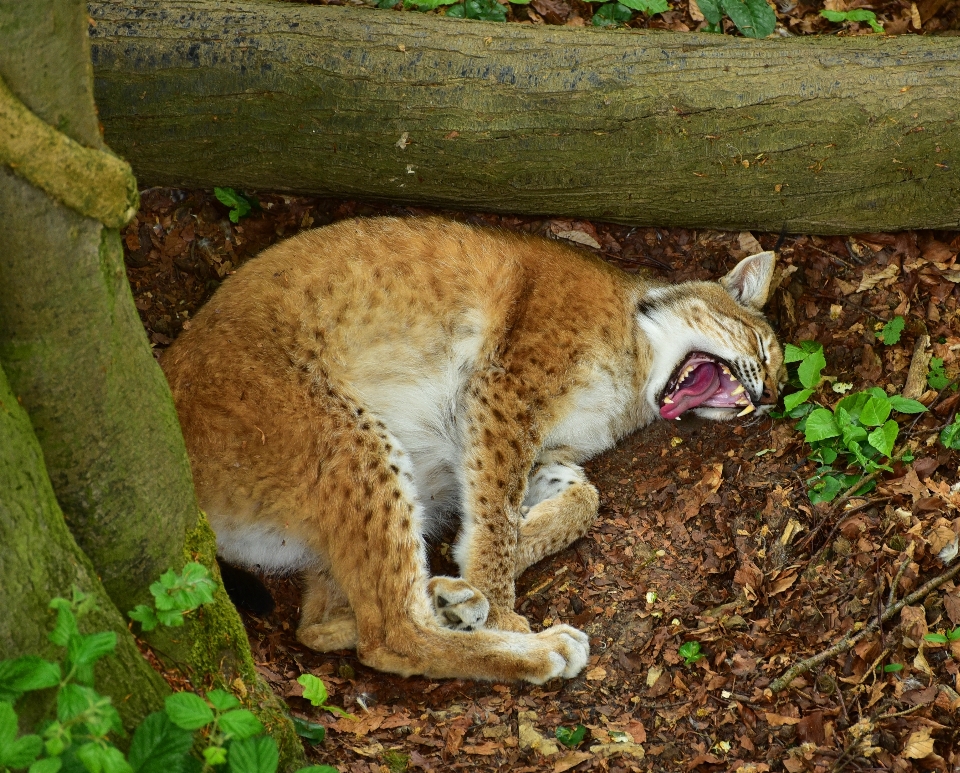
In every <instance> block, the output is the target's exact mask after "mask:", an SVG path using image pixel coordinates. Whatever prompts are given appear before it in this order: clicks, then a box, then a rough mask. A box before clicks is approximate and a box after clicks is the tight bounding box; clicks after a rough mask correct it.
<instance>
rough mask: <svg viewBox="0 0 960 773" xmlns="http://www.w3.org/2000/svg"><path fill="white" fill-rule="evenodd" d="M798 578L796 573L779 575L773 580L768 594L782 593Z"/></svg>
mask: <svg viewBox="0 0 960 773" xmlns="http://www.w3.org/2000/svg"><path fill="white" fill-rule="evenodd" d="M797 579H798V575H797V573H796V572H795V571H794V572H791V573H790V574H787V575H785V576H784V577H780V578H779V579H777V580H775V581H774V583H773V585H771V586H770V594H771V595H776V594H777V593H783V592H784V591H785V590H786V589H787V588H789V587H790V586H792V585H793V584H794V583H795V582H796V581H797Z"/></svg>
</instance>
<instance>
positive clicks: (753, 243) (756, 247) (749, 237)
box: [737, 231, 763, 255]
mask: <svg viewBox="0 0 960 773" xmlns="http://www.w3.org/2000/svg"><path fill="white" fill-rule="evenodd" d="M737 243H738V244H739V245H740V249H741V250H745V251H746V252H747V254H748V255H756V254H757V253H758V252H763V247H761V246H760V242H758V241H757V239H756V237H755V236H754V235H753V234H752V233H750V232H749V231H743V232H741V233H740V235H739V236H738V237H737Z"/></svg>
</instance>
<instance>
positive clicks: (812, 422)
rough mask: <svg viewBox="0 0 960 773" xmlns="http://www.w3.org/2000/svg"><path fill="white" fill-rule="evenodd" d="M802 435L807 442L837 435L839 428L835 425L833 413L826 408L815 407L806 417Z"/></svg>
mask: <svg viewBox="0 0 960 773" xmlns="http://www.w3.org/2000/svg"><path fill="white" fill-rule="evenodd" d="M804 435H805V437H806V440H807V442H808V443H812V442H814V441H817V440H823V439H824V438H830V437H838V436H839V435H840V428H839V427H838V426H837V422H836V419H834V416H833V414H832V413H831V412H830V411H828V410H827V409H826V408H817V409H816V410H815V411H813V413H811V414H810V415H809V416H808V417H807V423H806V425H805V426H804Z"/></svg>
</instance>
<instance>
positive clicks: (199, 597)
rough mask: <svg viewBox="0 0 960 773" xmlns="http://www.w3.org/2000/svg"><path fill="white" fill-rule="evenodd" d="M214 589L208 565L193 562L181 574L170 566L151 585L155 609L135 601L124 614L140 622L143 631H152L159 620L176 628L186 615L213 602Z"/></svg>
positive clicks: (181, 623)
mask: <svg viewBox="0 0 960 773" xmlns="http://www.w3.org/2000/svg"><path fill="white" fill-rule="evenodd" d="M215 588H216V585H215V584H214V582H213V580H211V579H210V572H209V571H208V570H207V568H206V567H205V566H204V565H203V564H198V563H196V562H195V561H194V562H191V563H189V564H186V565H185V566H184V567H183V571H182V572H181V573H180V574H177V573H176V572H174V571H173V570H172V569H170V570H169V571H166V572H164V573H163V574H162V575H160V579H159V580H157V582H155V583H153V584H152V585H151V586H150V593H152V594H153V598H154V604H156V607H157V609H156V612H154V610H152V609H151V608H150V607H148V606H147V605H146V604H138V605H137V606H136V607H134V608H133V609H131V610H130V611H129V612H128V613H127V615H128V616H129V617H130V618H131V619H132V620H136V621H137V622H139V623H140V625H141V626H142V627H143V630H144V631H152V630H153V629H154V628H156V627H157V624H158V623H163V625H167V626H170V627H171V628H176V627H178V626H181V625H183V616H184V615H185V614H187V613H189V612H192V611H193V610H195V609H197V608H198V607H199V606H201V605H202V604H209V603H210V602H211V601H213V591H214V589H215Z"/></svg>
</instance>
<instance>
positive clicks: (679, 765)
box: [123, 189, 960, 773]
mask: <svg viewBox="0 0 960 773" xmlns="http://www.w3.org/2000/svg"><path fill="white" fill-rule="evenodd" d="M259 204H260V208H259V209H256V208H255V210H254V212H253V213H251V215H250V216H248V217H246V218H244V219H242V220H241V222H240V223H239V224H233V223H231V222H230V220H229V219H228V217H227V208H226V207H224V206H223V205H221V204H220V203H218V202H217V200H216V199H215V198H214V196H213V195H212V193H211V192H205V191H179V190H169V189H152V190H149V191H146V192H144V194H143V203H142V209H141V211H140V213H139V214H138V215H137V218H136V220H135V221H134V222H133V223H132V224H131V225H130V226H129V227H128V228H127V229H126V230H125V231H124V234H123V238H124V242H125V247H126V257H127V261H128V273H129V277H130V281H131V285H132V287H133V292H134V296H135V300H136V305H137V308H138V309H139V310H140V313H141V315H142V318H143V321H144V324H145V327H146V330H147V333H148V336H149V338H150V341H151V343H152V344H153V345H154V347H155V351H156V353H157V355H158V356H159V354H160V353H161V351H162V350H163V349H164V348H165V347H166V346H167V345H169V344H170V343H171V341H172V340H173V339H174V338H175V337H176V335H177V334H178V333H179V332H180V330H182V329H183V328H185V327H187V326H188V325H189V324H190V319H191V318H192V316H193V314H194V313H195V311H196V310H197V308H198V307H199V306H200V304H201V303H202V302H203V301H204V300H205V299H206V298H207V297H208V296H209V295H210V293H211V292H212V291H213V290H214V289H215V288H216V287H217V285H218V283H219V282H220V280H221V279H222V278H223V277H225V276H226V275H227V274H228V273H229V272H230V271H232V270H233V269H235V268H236V267H237V266H239V265H240V264H242V263H243V262H244V261H245V260H247V259H248V258H250V257H252V256H253V255H255V254H256V253H257V252H259V251H260V250H261V249H263V248H264V247H265V246H267V245H269V244H271V243H273V242H275V241H277V240H278V239H280V238H282V237H284V236H290V235H292V234H294V233H296V232H297V231H299V230H300V229H302V228H309V227H317V226H321V225H324V224H326V223H330V222H332V221H334V220H337V219H340V218H343V217H348V216H355V215H374V214H381V213H390V214H402V215H415V214H420V213H425V212H426V211H427V210H423V209H413V208H409V207H397V206H378V205H368V204H361V203H357V202H352V201H338V200H330V199H311V198H304V197H293V196H276V195H262V196H260V198H259ZM459 217H461V218H463V219H466V220H469V221H474V222H480V223H486V224H490V225H496V226H499V227H503V228H509V229H521V230H526V231H531V232H536V233H541V234H545V235H547V236H552V237H553V238H567V239H572V240H574V241H576V242H579V243H580V244H582V245H587V246H586V247H585V248H586V249H591V250H593V251H594V252H596V253H598V254H601V255H602V256H604V257H605V258H606V259H608V260H610V261H611V262H613V263H615V264H616V265H619V266H620V267H622V268H624V269H625V270H627V271H650V272H653V273H655V274H656V275H658V276H662V277H666V278H668V279H670V280H683V279H690V278H713V277H717V276H720V275H722V274H723V273H725V272H726V271H727V270H728V269H729V268H731V267H732V266H733V265H734V264H735V263H736V261H737V260H738V259H739V258H740V257H742V256H744V255H746V254H748V253H750V252H752V251H755V250H756V241H757V240H759V243H760V245H762V247H763V248H767V249H770V248H773V247H774V244H775V242H776V241H777V235H775V234H752V235H751V234H747V233H743V234H736V233H720V232H713V231H691V230H679V229H678V230H663V229H655V228H629V227H625V226H618V225H608V224H600V223H596V224H592V223H588V222H583V221H573V220H550V219H534V218H516V217H503V216H486V215H475V214H461V215H459ZM558 235H562V236H558ZM590 245H593V246H590ZM958 251H960V232H953V233H949V232H918V233H914V232H910V233H901V234H865V235H862V236H858V237H856V238H843V237H824V238H820V237H816V236H801V237H787V238H786V240H785V241H784V243H783V246H782V249H781V251H780V263H779V266H780V271H781V273H780V276H779V279H780V282H781V283H780V286H779V289H778V290H777V291H776V293H775V295H774V297H773V300H772V302H771V303H770V304H769V306H768V309H767V312H768V315H769V317H770V319H771V320H772V322H773V324H774V326H775V327H776V329H777V330H778V333H779V335H780V336H781V339H782V340H783V341H784V342H794V343H796V342H799V341H802V340H815V341H819V342H820V343H822V344H823V346H824V351H825V354H826V359H827V367H826V369H825V371H824V373H825V374H826V375H829V376H830V377H835V379H836V380H835V382H834V383H841V384H842V383H844V382H846V383H849V384H853V388H854V389H862V388H866V387H868V386H873V385H877V386H880V387H881V388H883V389H885V390H886V391H887V392H897V393H898V392H899V391H900V390H901V389H902V388H903V386H904V383H905V380H906V378H907V372H908V368H909V366H910V363H911V359H912V356H913V350H914V346H915V343H916V341H917V340H918V338H919V337H920V336H922V335H924V334H927V335H929V336H930V340H931V342H932V344H931V348H932V354H933V355H934V356H936V357H939V358H941V359H942V360H943V361H944V365H945V370H946V372H947V375H948V376H949V377H950V378H953V379H955V378H956V376H957V370H958V365H960V355H958V352H960V325H958V312H957V305H958V298H960V291H958V289H957V288H958V281H960V265H958V264H957V257H958ZM895 315H901V316H903V317H904V319H905V320H906V328H905V330H904V332H903V335H902V337H901V339H900V341H899V342H898V343H896V344H894V345H884V344H883V343H881V341H879V340H878V339H877V337H876V331H877V329H878V328H879V326H880V325H882V324H883V323H884V322H886V321H888V320H890V319H891V318H893V317H894V316H895ZM830 383H831V382H829V381H828V382H827V383H826V385H825V386H823V387H821V390H820V391H819V393H818V395H817V399H818V400H819V401H820V402H821V403H822V404H827V405H829V404H831V403H835V402H836V401H837V400H838V399H839V398H840V397H841V394H839V393H835V392H834V391H832V390H831V389H830ZM958 394H960V393H957V392H955V391H953V390H952V389H951V388H949V387H947V388H945V389H943V390H942V391H940V392H939V393H938V392H936V391H934V390H929V389H928V390H926V391H925V393H924V394H923V396H922V397H921V400H922V401H923V402H924V403H926V404H928V405H930V406H931V408H932V410H930V411H929V412H927V413H925V414H920V415H919V417H912V416H906V417H903V416H901V417H900V420H901V441H903V440H906V441H908V442H909V445H910V447H911V448H913V449H914V450H913V453H914V455H915V460H914V461H913V462H912V463H909V464H906V463H903V462H898V463H897V464H896V465H895V466H894V472H893V473H888V474H886V475H885V476H884V477H883V478H882V479H881V480H880V481H879V485H878V487H877V488H876V489H874V490H873V491H872V492H870V493H869V494H868V495H866V496H864V497H862V498H858V499H851V500H849V501H847V502H846V503H839V504H837V503H833V504H825V505H816V506H814V505H811V504H810V501H809V499H808V497H807V494H806V487H805V480H806V479H807V478H809V477H810V476H811V475H812V474H813V470H814V465H813V464H812V463H811V462H809V461H808V460H807V455H808V453H809V447H807V446H805V444H804V442H803V436H802V434H800V433H798V432H797V431H796V430H795V429H794V425H795V423H796V422H795V421H793V420H790V419H771V418H761V419H751V420H740V421H737V422H731V423H727V424H722V425H721V424H715V423H707V422H700V421H698V420H693V419H684V420H682V421H679V422H670V423H667V422H659V423H657V424H655V425H654V426H652V427H650V428H648V429H645V430H643V431H641V432H639V433H637V434H636V435H634V436H632V437H630V438H628V439H626V440H625V441H624V442H623V443H621V444H620V445H619V446H618V447H617V448H615V449H614V450H612V451H610V452H609V453H606V454H604V455H603V456H601V457H599V458H597V459H594V460H593V461H591V462H590V463H589V464H588V472H589V474H590V476H591V478H592V480H593V481H594V482H595V483H596V484H597V486H598V487H599V489H600V491H601V496H602V505H601V514H600V519H599V521H598V523H597V525H596V527H595V528H594V529H593V530H592V532H591V533H590V534H589V536H588V537H586V538H584V539H581V540H579V541H578V542H577V543H575V544H574V545H573V546H572V547H570V548H569V549H567V550H565V551H563V552H562V553H560V554H559V555H557V556H555V557H553V558H551V559H550V560H547V561H544V562H542V563H541V564H539V565H537V566H535V567H533V568H532V569H531V570H529V571H528V572H527V573H526V574H524V576H523V577H522V578H521V579H520V581H519V583H518V588H517V609H518V611H519V612H521V613H522V614H524V615H525V616H526V617H527V618H528V619H529V620H530V621H531V622H532V624H533V625H534V628H535V629H536V628H539V627H540V626H546V625H550V624H551V623H552V622H565V623H569V624H571V625H575V626H577V627H579V628H581V629H583V630H585V631H586V632H587V633H588V634H589V636H590V639H591V653H592V654H591V657H590V662H589V665H588V667H587V668H586V669H585V671H584V672H583V673H582V674H581V675H580V676H579V677H578V678H576V679H572V680H569V681H559V680H558V681H554V682H552V683H549V684H547V685H545V686H542V687H535V686H531V685H516V684H486V683H472V682H466V681H457V680H453V681H437V682H434V681H430V680H426V679H421V678H412V679H401V678H398V677H393V676H389V675H385V674H381V673H378V672H375V671H371V670H370V669H367V668H365V667H364V666H362V665H361V664H360V663H359V662H358V661H357V659H356V657H355V655H354V653H352V652H342V653H333V654H326V655H321V654H318V653H314V652H311V651H309V650H307V649H305V648H303V647H301V646H300V645H299V644H298V643H297V641H296V639H295V637H294V635H293V632H294V628H295V626H296V621H297V618H298V616H299V615H298V608H297V605H298V602H299V592H298V590H297V587H296V584H295V582H294V581H293V580H289V579H271V580H268V584H269V585H270V587H271V589H272V590H273V592H274V595H275V597H276V599H277V602H278V604H277V607H276V609H275V610H274V611H273V613H271V614H270V615H268V616H265V617H257V616H254V615H250V614H246V615H245V620H246V624H247V628H248V631H249V634H250V638H251V641H252V645H253V651H254V656H255V659H256V662H257V664H258V669H259V670H260V673H261V674H262V675H263V677H264V678H265V679H266V680H267V681H268V682H269V683H270V684H271V685H272V686H273V687H274V688H275V689H276V690H277V692H278V693H279V694H280V695H282V696H284V697H285V698H286V699H287V700H288V702H289V704H290V706H291V708H292V710H293V711H294V713H295V714H297V715H299V716H301V717H304V718H307V719H309V720H310V721H313V722H319V723H322V724H324V725H325V726H326V727H327V738H326V741H325V742H324V743H322V744H320V745H317V746H313V745H310V744H308V745H307V749H308V756H309V757H310V758H311V759H313V760H316V761H317V762H321V763H326V764H332V765H335V766H337V767H338V768H339V769H340V770H341V771H351V772H352V773H379V772H380V771H393V772H394V773H396V772H398V771H403V770H425V771H448V770H460V769H468V770H482V771H488V770H489V771H512V772H513V773H525V772H527V771H530V772H532V771H554V773H561V771H564V770H574V769H575V770H578V771H586V770H601V771H613V772H617V771H661V770H670V771H673V770H701V771H722V770H731V771H743V772H744V773H746V772H747V771H767V770H787V771H790V773H796V772H797V771H833V770H859V771H867V770H896V771H914V770H943V771H954V770H960V724H958V721H957V717H958V711H960V695H958V692H957V691H958V690H960V681H958V679H960V678H958V660H960V642H955V643H953V644H952V645H951V644H950V643H948V644H937V643H931V642H928V641H925V640H924V638H923V637H924V635H925V634H926V633H927V632H928V631H930V632H936V631H940V632H944V631H952V630H953V629H954V627H956V626H958V625H960V587H958V585H957V584H955V583H954V582H953V581H952V580H951V581H948V582H946V583H945V584H944V585H943V586H942V587H940V588H939V589H937V590H935V591H934V592H932V593H930V594H929V595H926V596H925V597H923V598H920V599H917V600H915V601H914V602H913V603H912V604H910V605H908V606H907V607H906V608H905V609H903V610H902V611H901V612H900V613H899V614H898V615H895V616H892V617H891V619H889V620H887V621H886V622H884V624H883V625H882V626H881V627H880V630H879V631H877V632H875V633H873V634H872V635H869V636H866V637H864V638H863V639H862V640H861V641H859V642H858V643H857V644H856V646H855V647H853V648H852V649H850V650H849V651H846V652H843V653H840V654H838V655H836V656H834V657H828V658H826V659H825V660H824V661H823V662H821V663H819V664H818V665H816V666H815V667H813V668H812V669H811V670H809V671H808V672H806V673H802V674H800V675H799V676H797V678H795V679H794V680H793V681H792V682H791V683H790V685H789V687H788V688H787V689H785V690H783V691H781V692H779V693H777V694H774V693H773V692H772V690H771V683H772V682H773V681H774V680H775V679H776V678H777V677H779V676H781V675H782V674H783V673H784V672H785V671H786V670H787V668H788V667H790V666H791V665H794V664H796V663H798V662H799V661H801V660H803V659H804V658H808V657H810V656H813V655H815V654H817V653H821V652H824V651H825V650H827V649H829V648H830V647H831V646H832V645H834V644H836V643H837V642H840V641H841V639H842V638H843V637H844V636H845V635H847V634H852V633H854V632H857V631H859V630H860V629H861V628H862V627H863V626H864V625H865V624H866V623H868V622H869V621H870V620H872V619H874V618H876V617H877V615H878V614H880V612H881V611H882V610H883V609H884V608H885V607H886V606H887V605H889V604H890V603H891V602H892V601H896V600H899V599H901V598H903V597H904V596H906V595H907V594H909V593H911V592H913V591H916V590H917V589H918V588H920V587H921V586H922V585H923V583H925V582H927V581H928V580H930V579H932V578H934V577H937V576H938V575H940V574H941V573H943V572H945V571H949V568H950V567H949V566H945V564H944V563H943V561H942V560H941V559H940V558H939V557H938V552H939V551H940V550H941V548H942V547H943V545H944V544H945V543H946V542H949V541H950V539H952V538H953V537H954V536H955V534H956V533H957V532H960V518H958V516H960V513H958V512H957V510H958V507H960V493H958V489H957V487H956V486H955V484H956V483H957V481H958V465H960V454H958V453H956V452H949V451H947V450H945V449H944V448H943V447H942V446H941V445H939V444H938V443H937V442H936V440H937V434H938V432H939V430H940V429H941V428H942V427H944V426H945V425H947V424H948V423H950V422H951V421H952V418H953V416H954V414H955V413H956V410H957V405H958V401H960V397H958ZM914 419H916V420H914ZM451 538H452V535H450V537H448V539H451ZM448 552H449V544H448V543H441V544H438V545H437V546H436V549H435V555H434V560H435V562H436V566H437V569H443V570H445V571H450V567H449V564H448V563H447V559H446V558H445V556H446V554H447V553H448ZM691 642H696V643H698V644H699V645H700V648H701V652H702V653H703V654H704V655H705V657H703V658H701V659H700V660H698V661H696V662H695V663H693V664H689V665H688V664H687V663H686V662H685V659H684V657H683V656H681V654H680V652H679V648H680V647H681V645H684V644H688V643H691ZM951 647H952V649H951ZM306 671H309V672H311V673H314V674H317V675H320V676H322V678H323V679H324V681H325V683H326V684H327V686H328V688H329V690H330V693H331V696H332V697H331V703H333V704H335V705H337V706H340V707H343V708H344V709H346V710H347V711H349V712H351V713H352V714H353V715H355V717H356V719H345V718H337V717H335V716H334V715H332V714H330V713H327V712H319V711H318V710H316V709H314V708H312V707H311V706H310V705H309V703H307V702H306V701H305V700H304V699H303V698H302V697H300V693H301V688H300V686H299V685H298V684H297V682H296V679H297V677H298V676H299V675H300V674H302V673H303V672H306ZM581 724H582V725H583V726H584V727H585V728H586V733H585V736H584V738H583V740H582V741H580V742H579V743H578V744H574V745H573V746H572V748H568V747H566V746H564V745H563V744H560V743H558V742H557V740H556V731H557V729H558V728H566V729H568V730H573V729H575V728H576V727H577V726H578V725H581Z"/></svg>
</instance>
